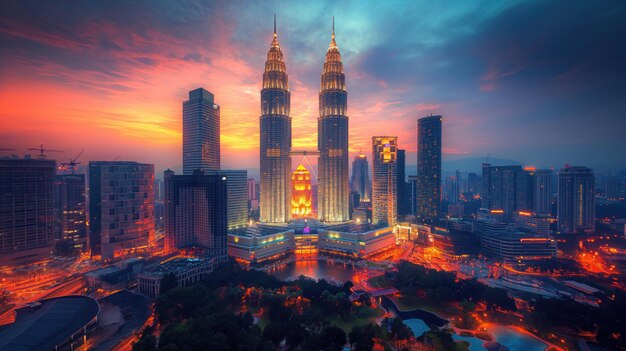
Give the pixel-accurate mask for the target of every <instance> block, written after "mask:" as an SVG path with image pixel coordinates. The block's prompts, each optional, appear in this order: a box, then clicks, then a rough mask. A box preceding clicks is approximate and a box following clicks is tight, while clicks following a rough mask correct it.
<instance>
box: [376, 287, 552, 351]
mask: <svg viewBox="0 0 626 351" xmlns="http://www.w3.org/2000/svg"><path fill="white" fill-rule="evenodd" d="M380 305H381V306H382V307H383V308H384V309H385V310H387V311H388V312H392V313H394V314H395V315H397V316H398V317H400V318H402V322H403V323H404V324H406V325H407V326H408V327H409V328H410V329H411V331H412V332H413V335H415V337H420V336H421V335H422V334H424V333H425V332H427V331H429V330H430V329H431V328H434V327H442V326H444V325H446V324H447V323H448V321H447V320H445V319H443V318H441V317H439V316H437V315H436V314H434V313H431V312H428V311H424V310H420V309H415V310H411V311H400V310H399V309H398V308H397V306H396V305H395V304H394V303H393V301H392V300H391V299H389V298H388V297H386V296H383V297H381V301H380ZM483 326H484V327H486V328H487V332H488V333H490V334H492V335H493V337H494V339H495V340H494V341H496V342H499V343H500V344H502V345H504V346H506V347H507V348H508V349H509V350H510V351H544V350H545V349H546V347H547V346H548V345H546V344H545V343H544V342H542V341H540V340H538V339H537V338H534V337H533V336H531V335H528V334H526V333H524V332H522V331H520V330H517V329H516V328H514V327H510V326H504V325H498V324H487V325H483ZM452 338H453V339H454V340H455V341H466V342H468V343H469V349H470V351H485V350H486V349H485V348H484V347H483V344H484V341H483V340H481V339H479V338H477V337H474V336H461V335H458V334H454V335H452Z"/></svg>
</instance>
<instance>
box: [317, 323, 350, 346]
mask: <svg viewBox="0 0 626 351" xmlns="http://www.w3.org/2000/svg"><path fill="white" fill-rule="evenodd" d="M318 339H319V342H320V346H321V348H322V349H324V350H329V351H341V349H343V345H345V344H346V333H345V332H344V331H343V330H342V329H341V328H337V327H333V326H330V327H326V328H324V329H322V332H321V333H320V334H319V337H318Z"/></svg>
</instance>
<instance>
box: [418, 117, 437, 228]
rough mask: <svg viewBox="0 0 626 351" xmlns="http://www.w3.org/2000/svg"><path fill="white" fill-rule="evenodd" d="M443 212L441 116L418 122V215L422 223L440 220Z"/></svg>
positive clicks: (422, 119)
mask: <svg viewBox="0 0 626 351" xmlns="http://www.w3.org/2000/svg"><path fill="white" fill-rule="evenodd" d="M440 211H441V116H429V117H424V118H420V119H419V120H418V121H417V213H416V214H415V215H416V217H417V218H418V219H420V220H422V221H427V222H432V221H436V220H437V219H439V215H440Z"/></svg>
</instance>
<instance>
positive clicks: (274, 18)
mask: <svg viewBox="0 0 626 351" xmlns="http://www.w3.org/2000/svg"><path fill="white" fill-rule="evenodd" d="M274 35H276V14H274Z"/></svg>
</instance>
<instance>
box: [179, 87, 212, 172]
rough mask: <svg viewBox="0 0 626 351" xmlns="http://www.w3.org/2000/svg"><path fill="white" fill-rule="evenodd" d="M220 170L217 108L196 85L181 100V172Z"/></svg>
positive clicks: (210, 97)
mask: <svg viewBox="0 0 626 351" xmlns="http://www.w3.org/2000/svg"><path fill="white" fill-rule="evenodd" d="M196 169H201V170H203V171H209V170H219V169H220V107H219V106H218V105H216V104H215V103H214V98H213V94H211V93H210V92H208V91H206V90H204V89H202V88H198V89H196V90H193V91H190V92H189V100H188V101H185V102H183V174H192V173H193V171H195V170H196Z"/></svg>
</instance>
